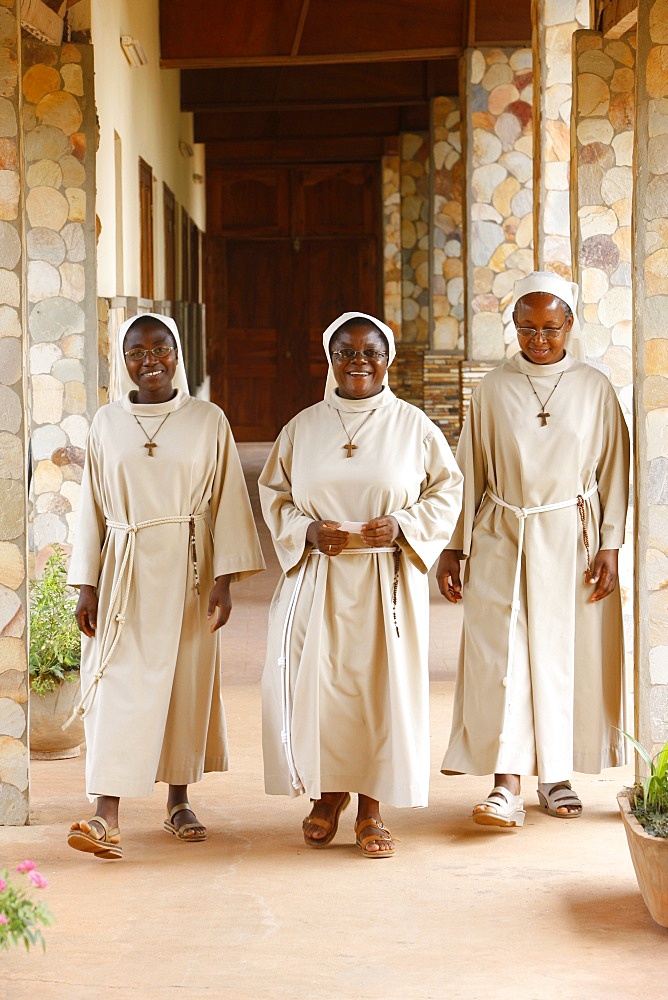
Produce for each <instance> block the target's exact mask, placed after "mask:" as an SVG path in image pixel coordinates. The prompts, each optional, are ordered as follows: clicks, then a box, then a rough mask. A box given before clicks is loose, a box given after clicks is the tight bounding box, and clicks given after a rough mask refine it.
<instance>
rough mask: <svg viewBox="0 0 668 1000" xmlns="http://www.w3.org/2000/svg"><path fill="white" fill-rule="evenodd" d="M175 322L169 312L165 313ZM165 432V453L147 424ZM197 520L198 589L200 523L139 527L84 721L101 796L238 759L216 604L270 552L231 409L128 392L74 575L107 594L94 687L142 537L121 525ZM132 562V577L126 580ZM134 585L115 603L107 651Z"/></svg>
mask: <svg viewBox="0 0 668 1000" xmlns="http://www.w3.org/2000/svg"><path fill="white" fill-rule="evenodd" d="M160 319H163V317H160ZM167 414H169V417H168V419H167V420H166V421H165V423H164V424H163V425H162V427H161V428H160V430H159V432H158V433H157V434H156V437H155V440H156V442H157V445H158V447H157V448H156V450H155V452H154V455H153V457H152V458H149V457H148V455H147V451H146V449H145V448H144V445H145V443H146V438H145V437H144V435H143V434H142V430H141V428H140V427H139V425H138V424H137V421H136V419H135V417H137V418H138V419H139V420H140V421H141V423H142V424H143V426H144V427H145V428H146V429H147V430H148V431H149V434H151V435H152V434H153V433H154V431H155V430H156V428H157V426H158V424H159V423H160V422H161V421H162V420H163V419H164V418H165V416H166V415H167ZM193 514H195V515H203V516H201V517H197V518H196V519H195V520H194V522H193V523H194V528H195V533H196V554H197V568H198V573H199V594H198V593H197V592H196V589H195V577H194V563H193V559H192V554H191V545H190V538H189V534H190V530H191V529H190V524H189V523H188V522H187V521H186V522H182V523H162V524H156V525H151V526H147V527H143V528H140V529H139V530H137V532H136V533H135V535H134V539H135V551H134V561H133V566H132V581H131V585H130V588H129V600H128V604H127V608H126V610H125V624H124V625H123V626H122V628H121V630H120V636H119V639H118V643H117V645H116V647H115V649H114V651H113V654H112V656H111V658H110V660H109V663H108V665H107V666H106V668H105V670H104V674H103V676H102V678H101V680H100V681H99V684H98V685H97V690H96V691H94V697H93V701H92V706H91V707H90V709H89V711H88V713H87V714H86V716H85V718H84V723H85V730H86V744H87V760H86V789H87V792H88V794H89V795H90V796H97V795H113V796H121V797H125V796H146V795H150V794H151V792H152V790H153V785H154V782H155V781H165V782H168V783H169V784H175V785H185V784H191V783H192V782H195V781H198V780H199V779H200V778H201V777H202V774H203V772H204V771H224V770H226V769H227V738H226V729H225V714H224V709H223V701H222V696H221V687H220V682H221V662H220V647H219V638H218V633H215V634H214V635H211V634H210V632H209V623H208V621H207V604H208V598H209V592H210V590H211V587H212V586H213V583H214V578H215V577H217V576H221V575H223V574H232V576H233V579H234V580H240V579H243V578H244V577H245V576H248V575H250V574H252V573H256V572H257V571H258V570H260V569H262V568H263V565H264V563H263V559H262V553H261V551H260V546H259V542H258V538H257V533H256V530H255V525H254V521H253V517H252V513H251V509H250V504H249V500H248V494H247V492H246V486H245V483H244V479H243V474H242V470H241V466H240V462H239V457H238V455H237V451H236V447H235V444H234V440H233V438H232V433H231V431H230V428H229V425H228V423H227V420H226V418H225V416H224V414H223V412H222V411H221V410H220V409H219V408H218V407H217V406H215V405H213V404H212V403H208V402H204V401H203V400H198V399H193V398H191V397H190V396H189V395H188V394H187V393H186V392H185V391H184V390H183V389H179V390H178V392H177V395H176V396H175V398H174V399H172V400H170V401H169V402H167V403H162V404H152V405H143V406H142V405H137V404H134V403H132V402H131V400H130V396H129V395H125V396H124V397H123V398H122V399H121V400H120V401H118V402H115V403H110V404H109V405H107V406H103V407H102V408H101V409H100V410H99V411H98V412H97V414H96V415H95V418H94V420H93V423H92V426H91V429H90V434H89V438H88V444H87V450H86V462H85V468H84V477H83V482H82V484H81V498H80V502H79V515H78V522H77V533H76V540H75V545H74V552H73V555H72V562H71V566H70V571H69V580H70V582H71V583H72V584H90V585H91V586H94V587H96V588H97V591H98V597H99V609H98V621H97V630H96V635H95V638H93V639H87V638H86V637H85V636H84V637H82V664H81V678H82V688H83V690H86V688H87V687H88V685H89V684H90V683H91V681H92V679H93V677H94V674H95V671H96V669H97V668H98V665H99V663H100V646H101V642H102V636H103V625H104V621H105V617H106V615H107V612H108V610H109V606H110V602H111V596H112V591H113V590H114V587H115V586H116V584H117V583H118V581H119V577H120V576H121V565H122V561H123V557H124V555H125V553H126V552H127V549H128V546H129V545H130V543H131V536H130V534H129V533H128V532H127V531H126V530H123V529H122V528H119V527H112V526H109V525H108V524H107V522H108V521H113V522H114V523H115V524H121V525H131V524H138V523H140V522H145V521H152V520H155V519H164V518H168V517H171V516H184V517H189V516H190V515H193ZM127 569H128V564H127V563H126V570H125V573H124V574H123V581H127ZM124 592H125V584H124V585H123V586H122V587H121V589H120V593H119V595H118V597H117V599H116V600H115V602H114V605H113V609H112V610H113V614H112V619H113V624H112V628H111V631H110V634H109V637H108V640H107V642H106V646H105V649H106V650H108V649H109V646H110V644H111V642H112V641H113V638H114V636H115V635H116V632H117V629H118V626H119V623H118V622H117V621H116V620H115V616H116V615H117V614H118V613H119V612H120V611H121V604H122V598H123V594H124Z"/></svg>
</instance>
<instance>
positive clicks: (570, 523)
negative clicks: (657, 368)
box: [443, 354, 629, 782]
mask: <svg viewBox="0 0 668 1000" xmlns="http://www.w3.org/2000/svg"><path fill="white" fill-rule="evenodd" d="M562 372H563V373H564V374H563V378H562V380H561V382H560V384H559V386H558V387H557V388H556V389H555V391H554V394H553V395H552V398H551V399H550V401H549V403H548V405H547V410H548V411H549V413H550V417H549V420H548V422H547V425H546V426H542V425H541V421H540V420H539V419H538V418H537V416H536V414H537V413H538V412H539V409H540V408H539V405H538V402H537V400H536V397H535V396H534V394H533V392H532V391H531V386H530V384H529V381H528V380H527V375H530V377H531V380H532V382H533V384H534V386H535V387H536V392H537V393H538V395H539V397H540V399H541V400H546V399H547V397H548V396H549V394H550V392H551V390H552V387H553V386H554V385H555V384H556V382H557V379H558V377H559V375H560V374H561V373H562ZM457 461H458V463H459V466H460V468H461V469H462V471H463V473H464V484H465V485H464V505H463V509H462V514H461V517H460V520H459V523H458V525H457V528H456V530H455V532H454V534H453V536H452V539H451V541H450V543H449V545H448V548H451V549H461V550H462V551H463V552H464V553H465V555H467V556H468V559H467V562H466V567H465V573H464V590H463V593H464V630H463V634H462V643H461V648H460V657H459V671H458V675H457V684H456V691H455V707H454V717H453V723H452V732H451V736H450V745H449V747H448V750H447V752H446V754H445V759H444V761H443V770H444V771H445V772H446V773H447V772H466V773H469V774H492V773H510V774H538V775H539V778H540V780H541V781H548V782H549V781H563V780H565V779H566V778H568V777H569V776H570V774H571V771H572V770H574V769H575V770H577V771H585V772H589V773H594V774H596V773H598V772H599V771H600V770H601V768H603V767H611V766H615V765H618V764H622V763H623V762H624V759H625V758H624V742H623V737H622V736H621V734H620V733H619V732H618V731H617V730H616V729H615V727H616V726H621V724H622V723H621V717H622V697H623V690H622V676H623V667H622V665H623V655H624V647H623V637H622V616H621V600H620V593H619V587H617V588H616V590H615V591H614V593H613V594H611V595H610V596H609V597H607V598H605V599H604V600H602V601H599V602H597V603H595V604H592V603H591V601H590V600H589V598H590V597H591V594H592V591H593V589H594V588H593V586H592V584H589V583H585V582H584V573H585V569H586V552H585V546H584V542H583V533H582V526H581V522H580V517H579V515H578V509H577V507H576V506H572V507H566V508H564V509H561V510H554V511H549V512H543V513H538V514H533V515H530V516H529V517H527V519H526V522H525V525H526V528H525V536H524V545H523V557H522V573H521V588H520V611H519V618H518V624H517V635H516V639H515V644H514V655H513V657H512V661H511V670H510V683H508V681H507V657H508V629H509V619H510V605H511V599H512V591H513V581H514V575H515V567H516V560H517V546H518V531H519V520H518V519H517V517H516V515H515V513H514V512H513V511H511V510H507V509H505V508H504V507H501V506H499V505H498V504H496V503H494V502H493V501H492V500H491V499H490V497H489V496H486V495H485V490H486V489H487V488H489V489H490V490H491V491H492V492H493V493H495V494H496V496H498V497H500V498H501V499H503V500H505V501H506V502H508V503H511V504H513V505H515V506H517V507H525V508H528V507H534V506H542V505H544V504H550V503H556V502H559V501H562V500H569V499H572V498H574V497H576V496H577V495H578V494H583V493H584V492H585V491H586V490H587V489H589V488H590V487H591V486H593V485H594V484H596V483H597V484H598V490H597V491H596V492H595V493H594V494H593V495H592V496H591V497H590V498H589V499H588V500H586V501H585V505H586V527H587V531H588V534H589V540H590V548H591V559H592V562H593V560H594V557H595V555H596V553H597V552H598V550H599V548H603V549H618V548H620V546H621V545H622V542H623V540H624V525H625V518H626V507H627V500H628V480H629V442H628V432H627V429H626V425H625V423H624V419H623V416H622V413H621V410H620V407H619V404H618V402H617V398H616V396H615V392H614V390H613V388H612V386H611V385H610V383H609V381H608V380H607V379H606V378H605V376H604V375H603V374H602V373H601V372H599V371H597V370H596V369H594V368H592V367H590V366H588V365H585V364H582V363H581V362H579V361H575V360H574V359H573V358H572V357H570V356H569V355H566V356H565V358H564V359H563V360H562V361H560V362H558V363H557V364H554V365H534V364H532V363H531V362H529V361H527V360H526V359H525V358H524V357H523V356H522V355H521V354H516V355H515V356H514V357H513V358H511V359H510V360H508V361H506V362H505V363H504V364H502V365H500V366H499V367H498V368H496V369H495V370H494V371H492V372H490V373H489V374H488V375H486V376H485V378H484V379H483V380H482V382H481V384H480V385H479V386H478V388H477V389H476V391H475V392H474V394H473V399H472V402H471V409H470V413H469V415H468V417H467V419H466V421H465V424H464V428H463V432H462V437H461V440H460V443H459V448H458V450H457Z"/></svg>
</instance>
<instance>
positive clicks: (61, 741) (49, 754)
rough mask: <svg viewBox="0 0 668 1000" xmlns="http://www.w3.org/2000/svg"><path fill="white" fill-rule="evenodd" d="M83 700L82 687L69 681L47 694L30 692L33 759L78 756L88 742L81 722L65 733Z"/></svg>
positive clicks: (75, 721) (31, 750)
mask: <svg viewBox="0 0 668 1000" xmlns="http://www.w3.org/2000/svg"><path fill="white" fill-rule="evenodd" d="M80 698H81V684H80V682H79V678H78V677H77V678H76V680H75V681H65V683H63V684H58V686H57V687H56V689H55V691H48V692H47V693H46V694H36V692H35V691H31V692H30V756H31V757H32V758H33V760H58V759H60V758H67V757H78V756H79V754H80V752H81V744H82V743H83V741H84V727H83V722H82V721H81V719H79V718H77V719H75V720H74V722H73V723H72V725H71V726H69V727H68V728H67V729H65V730H64V731H63V729H62V726H63V723H65V722H67V720H68V719H69V717H70V715H71V713H72V709H73V708H74V706H75V705H76V704H77V703H78V701H79V699H80Z"/></svg>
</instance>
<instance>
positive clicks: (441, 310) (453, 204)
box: [423, 97, 464, 446]
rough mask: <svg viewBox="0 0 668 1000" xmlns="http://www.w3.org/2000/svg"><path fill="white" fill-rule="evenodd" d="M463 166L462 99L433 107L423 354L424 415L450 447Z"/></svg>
mask: <svg viewBox="0 0 668 1000" xmlns="http://www.w3.org/2000/svg"><path fill="white" fill-rule="evenodd" d="M463 174H464V164H463V162H462V137H461V115H460V110H459V99H458V98H453V97H436V98H434V100H433V101H432V106H431V164H430V171H429V177H430V203H431V239H430V252H431V266H430V271H431V282H430V326H431V331H430V344H431V349H430V350H429V351H427V352H426V353H425V355H424V361H423V382H424V410H425V413H426V414H427V416H428V417H430V418H431V419H432V420H433V421H434V422H435V423H436V424H438V426H439V427H440V428H441V430H442V431H443V433H444V434H445V436H446V438H447V439H448V441H449V442H450V444H451V445H452V446H455V445H456V444H457V439H458V437H459V431H460V429H461V425H460V405H459V362H460V359H461V357H462V356H463V353H464V258H463V251H462V219H463V214H464V182H463Z"/></svg>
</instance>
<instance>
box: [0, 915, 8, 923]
mask: <svg viewBox="0 0 668 1000" xmlns="http://www.w3.org/2000/svg"><path fill="white" fill-rule="evenodd" d="M8 923H9V920H8V919H7V917H6V916H5V915H4V913H0V924H8Z"/></svg>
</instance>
